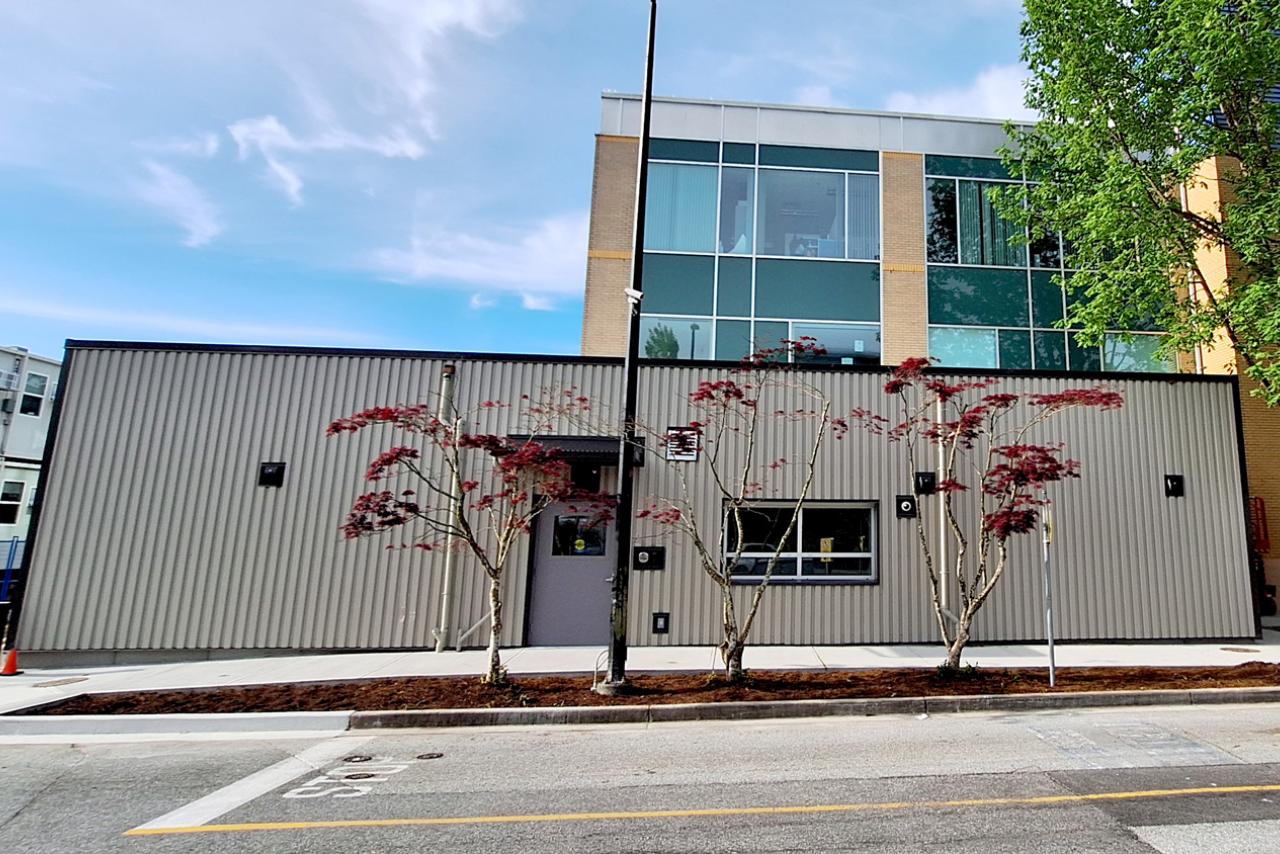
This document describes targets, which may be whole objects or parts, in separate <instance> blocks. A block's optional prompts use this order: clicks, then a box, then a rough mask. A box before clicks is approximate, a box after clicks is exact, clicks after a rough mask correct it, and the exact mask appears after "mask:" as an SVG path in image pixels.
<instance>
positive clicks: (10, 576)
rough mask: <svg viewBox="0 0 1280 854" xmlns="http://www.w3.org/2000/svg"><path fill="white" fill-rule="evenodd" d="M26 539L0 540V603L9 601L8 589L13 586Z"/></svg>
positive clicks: (20, 563)
mask: <svg viewBox="0 0 1280 854" xmlns="http://www.w3.org/2000/svg"><path fill="white" fill-rule="evenodd" d="M26 544H27V541H26V540H20V539H18V538H17V537H14V538H13V539H11V540H0V561H3V563H0V566H2V567H3V570H2V571H0V605H2V604H6V603H8V602H9V601H10V595H9V594H10V590H11V588H12V587H13V586H14V584H13V581H14V576H16V575H17V574H18V567H19V566H21V565H22V550H23V548H24V547H25V546H26Z"/></svg>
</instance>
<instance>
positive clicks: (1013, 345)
mask: <svg viewBox="0 0 1280 854" xmlns="http://www.w3.org/2000/svg"><path fill="white" fill-rule="evenodd" d="M999 344H1000V367H1002V368H1005V369H1006V370H1011V371H1012V370H1030V369H1031V332H1030V330H1027V329H1001V330H1000V334H999Z"/></svg>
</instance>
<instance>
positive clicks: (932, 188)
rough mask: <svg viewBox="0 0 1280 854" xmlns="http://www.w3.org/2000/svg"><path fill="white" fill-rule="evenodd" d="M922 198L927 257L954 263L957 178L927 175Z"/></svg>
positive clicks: (956, 259)
mask: <svg viewBox="0 0 1280 854" xmlns="http://www.w3.org/2000/svg"><path fill="white" fill-rule="evenodd" d="M924 200H925V227H926V228H927V229H928V235H927V236H926V238H925V241H926V244H927V247H928V258H929V260H930V261H932V262H934V263H936V264H954V263H955V262H956V261H958V260H960V256H959V254H958V250H957V247H956V182H955V181H953V180H951V179H950V178H930V179H929V181H928V183H927V184H926V185H925V194H924Z"/></svg>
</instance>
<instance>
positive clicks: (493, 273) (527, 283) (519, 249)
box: [371, 212, 587, 310]
mask: <svg viewBox="0 0 1280 854" xmlns="http://www.w3.org/2000/svg"><path fill="white" fill-rule="evenodd" d="M586 250H587V214H586V213H585V212H579V213H572V214H564V215H561V216H554V217H549V218H547V219H545V220H542V221H541V222H539V223H537V224H536V225H535V226H534V227H533V228H531V229H529V230H528V231H525V232H523V233H522V232H519V231H514V230H507V231H503V232H501V233H490V234H474V233H469V232H462V231H456V230H450V229H444V228H437V227H434V226H429V225H423V224H420V225H419V226H418V227H416V228H415V230H414V233H413V235H412V236H411V237H410V240H409V246H408V248H404V249H392V248H388V249H380V250H378V251H377V252H375V253H374V255H373V257H372V259H371V263H372V266H373V268H374V269H375V270H377V271H379V272H381V273H383V274H384V275H386V276H388V277H390V278H391V279H393V280H395V281H401V282H409V283H415V284H424V285H430V286H436V287H454V288H457V287H466V288H467V289H468V290H474V289H475V288H476V287H479V288H482V289H483V290H482V291H481V292H480V293H481V294H486V295H488V294H493V293H495V292H501V293H514V294H518V295H519V296H520V298H521V301H522V304H523V305H524V307H525V308H527V309H532V310H546V309H549V308H552V307H553V305H554V304H555V301H556V299H557V298H560V297H567V296H577V295H579V294H581V292H582V281H583V277H584V275H585V271H584V265H585V259H586Z"/></svg>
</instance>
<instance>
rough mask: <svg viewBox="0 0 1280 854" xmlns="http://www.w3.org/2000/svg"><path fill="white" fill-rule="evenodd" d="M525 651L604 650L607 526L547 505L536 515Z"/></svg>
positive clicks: (610, 559)
mask: <svg viewBox="0 0 1280 854" xmlns="http://www.w3.org/2000/svg"><path fill="white" fill-rule="evenodd" d="M537 524H538V530H537V535H536V540H535V544H534V549H535V552H534V559H533V583H532V586H531V589H530V591H529V595H530V597H531V598H530V602H529V645H530V646H604V645H606V644H607V643H608V642H609V605H610V602H611V601H612V585H611V584H610V580H611V579H612V577H613V571H614V568H615V564H616V560H615V558H614V554H615V548H616V546H615V544H614V539H615V534H614V530H613V524H612V523H601V522H594V520H593V519H592V515H591V512H590V511H589V510H588V511H585V512H584V511H582V510H580V509H579V510H571V509H570V508H569V507H567V506H565V505H562V504H553V505H551V506H550V507H548V508H547V509H546V510H544V511H543V512H542V513H540V514H539V515H538V521H537Z"/></svg>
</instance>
